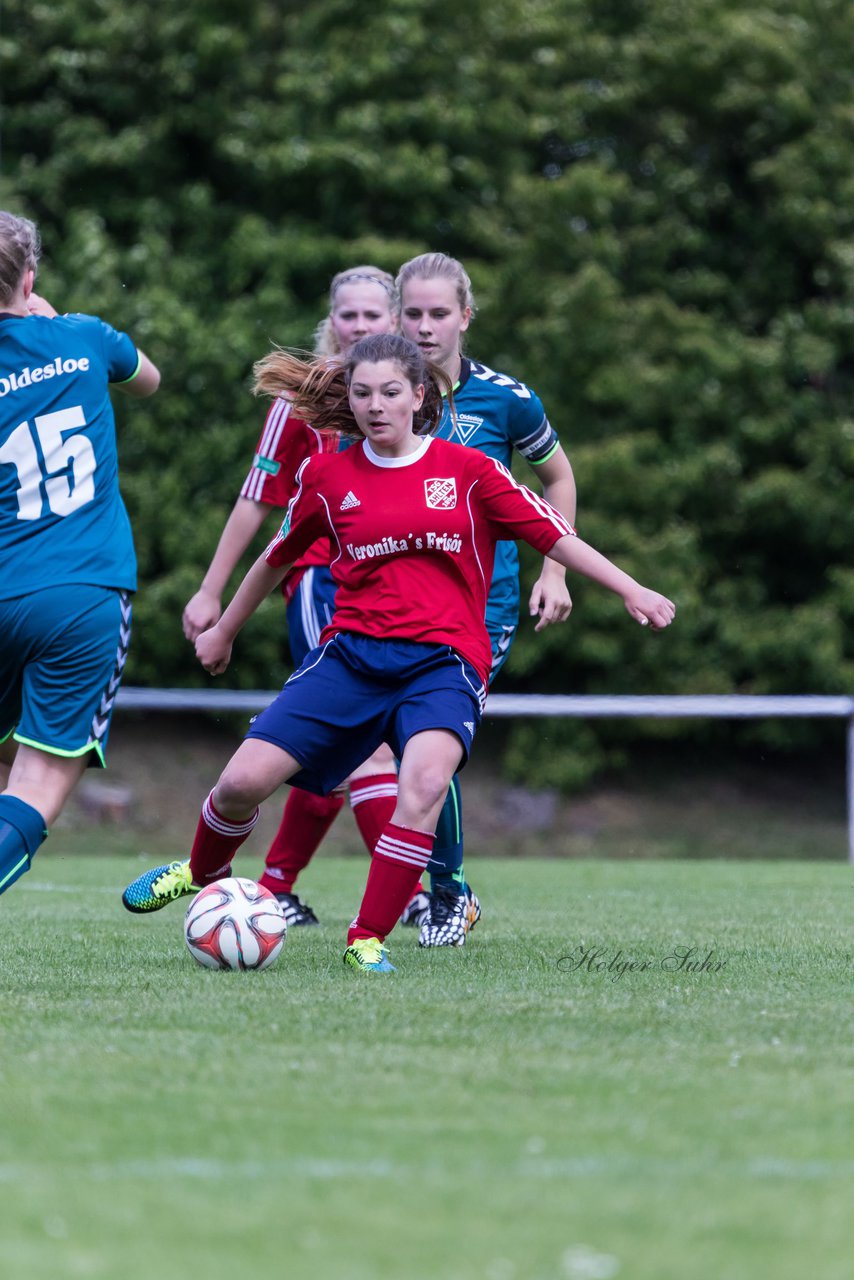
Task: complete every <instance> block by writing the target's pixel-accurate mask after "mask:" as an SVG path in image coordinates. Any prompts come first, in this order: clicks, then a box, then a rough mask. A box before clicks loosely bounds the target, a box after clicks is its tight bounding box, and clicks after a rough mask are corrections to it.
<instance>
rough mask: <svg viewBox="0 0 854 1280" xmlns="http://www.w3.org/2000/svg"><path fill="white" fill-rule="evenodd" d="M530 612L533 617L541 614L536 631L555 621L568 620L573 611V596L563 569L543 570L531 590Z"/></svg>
mask: <svg viewBox="0 0 854 1280" xmlns="http://www.w3.org/2000/svg"><path fill="white" fill-rule="evenodd" d="M528 612H529V613H530V615H531V617H532V618H536V617H537V616H538V615H539V619H540V620H539V622H538V623H537V625H536V626H535V627H534V630H535V631H542V630H543V628H544V627H548V626H551V624H552V623H553V622H566V620H567V618H568V617H569V615H570V613H571V612H572V597H571V596H570V594H569V588H568V587H567V585H566V575H565V574H564V573H563V571H560V572H558V573H554V572H552V571H550V570H548V569H544V570H543V572H542V573H541V574H540V576H539V578H537V581H536V582H535V583H534V587H533V590H532V591H531V596H530V599H529V600H528Z"/></svg>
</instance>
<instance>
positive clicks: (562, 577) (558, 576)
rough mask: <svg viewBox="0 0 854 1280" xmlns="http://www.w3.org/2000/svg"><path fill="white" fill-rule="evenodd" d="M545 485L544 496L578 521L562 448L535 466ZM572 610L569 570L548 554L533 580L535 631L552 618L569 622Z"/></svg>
mask: <svg viewBox="0 0 854 1280" xmlns="http://www.w3.org/2000/svg"><path fill="white" fill-rule="evenodd" d="M534 472H535V474H536V475H537V476H538V477H539V479H540V480H541V482H542V485H543V497H544V498H545V500H546V502H548V503H550V504H551V505H552V506H553V507H555V508H556V510H558V511H559V512H560V513H561V515H562V516H566V518H567V520H568V521H569V523H570V524H573V525H574V524H575V505H576V489H575V476H574V475H573V473H572V465H571V463H570V461H569V458H568V457H567V456H566V454H565V453H564V451H563V449H562V448H560V447H559V448H557V449H556V450H555V452H554V453H553V454H552V456H551V457H550V458H549V459H548V460H547V461H546V462H543V463H541V464H540V465H539V466H538V467H534ZM571 610H572V599H571V598H570V594H569V590H568V589H567V585H566V571H565V570H564V569H563V568H562V566H561V565H559V564H557V562H556V561H554V560H552V559H551V558H550V557H548V556H546V558H545V560H544V561H543V568H542V571H541V572H540V576H539V578H538V579H537V581H536V582H535V583H534V586H533V589H532V591H531V595H530V598H529V600H528V612H529V613H530V615H531V617H532V618H535V617H537V615H539V622H538V623H537V625H536V626H535V627H534V630H535V631H542V630H543V628H544V627H547V626H549V625H550V624H551V623H552V622H566V620H567V618H568V617H569V615H570V612H571Z"/></svg>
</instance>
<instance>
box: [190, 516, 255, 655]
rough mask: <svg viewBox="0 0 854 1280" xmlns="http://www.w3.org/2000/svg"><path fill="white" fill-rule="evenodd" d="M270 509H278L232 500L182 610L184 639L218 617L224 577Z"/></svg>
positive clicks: (210, 623) (226, 582) (227, 578)
mask: <svg viewBox="0 0 854 1280" xmlns="http://www.w3.org/2000/svg"><path fill="white" fill-rule="evenodd" d="M271 511H278V508H277V507H270V506H268V505H267V504H266V503H264V502H253V501H252V499H251V498H238V499H237V501H236V502H235V504H234V506H233V508H232V510H231V515H230V516H229V517H228V519H227V520H226V522H225V528H224V529H223V531H222V533H221V534H220V539H219V542H218V543H217V548H216V551H215V552H214V555H213V559H212V560H211V562H210V565H209V566H208V570H207V573H206V574H205V576H204V578H203V579H202V585H201V586H200V587H199V589H198V591H197V592H196V594H195V595H194V596H193V598H192V599H191V600H189V601H188V602H187V606H186V608H185V609H184V615H183V618H182V622H183V626H184V635H185V636H186V637H187V639H188V640H195V639H197V637H198V636H200V635H201V633H202V632H203V631H206V630H207V628H208V627H212V626H213V624H214V623H215V622H216V621H217V619H218V618H219V616H220V613H221V612H222V593H223V592H224V591H225V588H226V586H227V585H228V580H229V578H230V577H231V575H232V574H233V573H234V570H235V569H236V568H237V564H238V561H239V560H240V557H241V556H242V555H243V553H244V551H245V550H246V548H247V547H248V546H249V545H250V543H251V542H252V539H253V538H254V537H255V535H256V534H257V532H258V530H259V529H260V528H261V526H262V525H263V523H264V521H265V520H266V519H267V516H268V515H269V514H270V512H271Z"/></svg>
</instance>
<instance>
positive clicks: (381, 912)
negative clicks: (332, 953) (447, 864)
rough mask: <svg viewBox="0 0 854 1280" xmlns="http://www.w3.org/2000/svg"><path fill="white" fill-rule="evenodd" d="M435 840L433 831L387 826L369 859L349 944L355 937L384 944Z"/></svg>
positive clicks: (409, 895) (411, 891)
mask: <svg viewBox="0 0 854 1280" xmlns="http://www.w3.org/2000/svg"><path fill="white" fill-rule="evenodd" d="M434 838H435V837H434V836H433V833H432V832H427V831H413V830H411V829H410V828H409V827H399V826H397V825H396V824H395V823H393V822H389V823H388V824H387V825H386V828H385V831H384V832H383V833H382V835H381V836H380V838H379V840H378V841H377V847H376V849H375V850H374V855H373V857H372V858H371V866H370V870H369V872H368V883H367V884H366V885H365V893H364V896H363V898H362V904H361V906H360V907H359V914H358V915H357V916H356V919H355V920H354V921H353V923H352V924H351V925H350V929H349V931H348V933H347V942H348V944H349V943H351V942H353V941H354V940H355V939H356V938H379V939H380V941H383V939H384V938H385V937H386V936H387V935H388V934H390V933H391V931H392V929H393V928H394V926H395V925H396V924H397V922H398V920H399V918H400V913H401V911H402V910H403V908H404V907H405V906H406V904H407V902H408V901H409V899H410V898H411V897H412V894H413V891H414V889H415V885H416V884H417V883H418V879H419V877H420V876H421V873H422V872H423V870H424V868H425V866H426V865H427V862H428V861H429V858H430V851H431V849H432V848H433V840H434Z"/></svg>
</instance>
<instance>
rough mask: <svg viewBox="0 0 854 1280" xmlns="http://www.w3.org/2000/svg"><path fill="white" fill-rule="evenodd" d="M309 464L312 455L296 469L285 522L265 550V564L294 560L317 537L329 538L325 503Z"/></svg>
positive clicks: (284, 562)
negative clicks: (293, 487) (315, 484)
mask: <svg viewBox="0 0 854 1280" xmlns="http://www.w3.org/2000/svg"><path fill="white" fill-rule="evenodd" d="M310 464H311V458H307V459H306V460H305V462H303V464H302V466H301V467H300V469H299V471H298V472H297V476H296V486H297V487H296V493H295V494H294V496H293V498H291V501H290V503H289V505H288V512H287V515H286V516H285V520H284V524H283V525H282V527H281V529H280V530H279V532H278V533H277V534H276V536H275V538H274V539H273V541H272V542H271V543H270V545H269V546H268V547H267V550H266V551H265V552H264V555H265V557H266V559H267V563H268V564H271V565H279V566H281V565H284V564H294V563H295V562H296V561H297V560H299V559H300V557H301V556H302V555H303V553H304V552H305V551H307V550H308V548H309V547H311V546H312V544H313V543H315V542H316V541H317V540H318V538H329V535H330V533H331V532H332V526H331V524H330V522H329V518H328V513H327V508H326V504H325V503H324V502H323V500H322V499H321V498H320V496H319V494H318V492H317V489H316V488H315V486H314V484H313V483H312V479H313V469H312V467H311V465H310Z"/></svg>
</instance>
